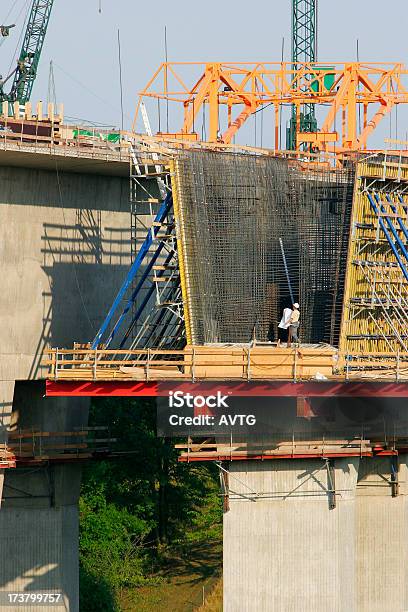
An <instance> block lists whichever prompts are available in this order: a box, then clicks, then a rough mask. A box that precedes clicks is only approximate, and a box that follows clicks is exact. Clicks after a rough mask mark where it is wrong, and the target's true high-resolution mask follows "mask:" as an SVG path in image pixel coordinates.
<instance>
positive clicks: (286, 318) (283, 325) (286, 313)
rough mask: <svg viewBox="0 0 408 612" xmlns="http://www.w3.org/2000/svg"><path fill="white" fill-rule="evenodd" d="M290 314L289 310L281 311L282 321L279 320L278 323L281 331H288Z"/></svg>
mask: <svg viewBox="0 0 408 612" xmlns="http://www.w3.org/2000/svg"><path fill="white" fill-rule="evenodd" d="M292 314H293V310H292V309H291V308H285V309H284V311H283V316H282V319H281V320H280V323H278V327H280V328H281V329H288V327H289V325H290V318H291V316H292Z"/></svg>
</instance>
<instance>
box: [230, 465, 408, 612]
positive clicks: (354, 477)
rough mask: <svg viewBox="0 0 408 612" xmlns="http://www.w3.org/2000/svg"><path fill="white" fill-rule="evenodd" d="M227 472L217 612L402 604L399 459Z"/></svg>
mask: <svg viewBox="0 0 408 612" xmlns="http://www.w3.org/2000/svg"><path fill="white" fill-rule="evenodd" d="M392 460H393V461H394V465H396V470H397V471H396V472H395V470H394V468H393V467H392V464H391V461H392ZM228 470H229V472H230V473H229V477H228V481H229V482H228V488H229V496H228V499H227V504H226V506H227V507H229V510H228V511H227V512H226V513H225V514H224V611H225V612H253V610H257V612H275V611H276V612H292V611H293V612H295V611H296V612H298V611H299V610H302V611H304V612H329V611H330V612H369V611H370V612H377V611H378V612H380V611H381V612H384V610H390V611H391V610H392V611H393V612H397V611H398V612H399V611H400V612H403V611H404V610H408V586H407V585H408V563H407V560H408V559H407V555H408V537H407V535H408V534H407V527H408V514H407V513H408V498H407V471H408V456H407V455H402V456H400V457H399V461H398V463H395V458H391V457H389V456H387V457H381V458H377V459H373V458H361V459H360V458H359V457H348V458H340V459H334V460H330V462H327V461H325V460H322V459H310V460H308V459H302V460H296V459H293V460H280V459H278V460H273V461H263V462H256V461H252V462H251V461H236V462H235V461H234V462H231V463H230V464H229V467H228ZM393 470H394V471H393Z"/></svg>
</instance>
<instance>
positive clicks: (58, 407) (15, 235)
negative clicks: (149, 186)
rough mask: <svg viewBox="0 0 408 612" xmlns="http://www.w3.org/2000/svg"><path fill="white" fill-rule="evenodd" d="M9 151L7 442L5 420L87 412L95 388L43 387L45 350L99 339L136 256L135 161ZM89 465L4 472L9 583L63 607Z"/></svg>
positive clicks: (1, 537)
mask: <svg viewBox="0 0 408 612" xmlns="http://www.w3.org/2000/svg"><path fill="white" fill-rule="evenodd" d="M9 157H10V155H9V153H7V152H0V264H1V270H2V276H1V290H0V317H1V322H2V324H1V326H0V402H1V405H2V410H1V418H0V444H1V443H4V442H5V441H6V428H11V429H18V428H22V429H24V428H35V429H40V430H44V431H64V430H65V431H69V430H72V428H73V427H77V426H81V425H85V424H86V423H87V418H88V406H89V404H88V401H87V400H86V399H85V400H66V399H64V398H58V399H52V400H51V399H45V398H44V397H43V396H44V389H45V387H44V381H43V380H41V379H43V377H44V376H45V373H46V368H45V367H44V366H43V365H42V363H41V360H42V357H43V351H44V349H45V348H46V347H47V346H60V347H63V346H66V347H70V346H72V344H73V342H74V341H75V340H77V341H82V342H86V341H89V340H91V339H93V337H94V335H95V333H96V331H97V329H98V327H99V325H100V324H101V322H102V320H103V317H104V315H105V314H106V312H107V310H108V308H109V306H110V305H111V303H112V300H113V297H114V295H115V294H116V292H117V290H118V288H119V286H120V284H121V283H122V281H123V278H124V275H125V273H126V272H127V270H128V267H129V264H130V259H131V258H130V253H131V248H130V206H129V178H128V166H127V172H126V173H125V172H124V164H122V165H121V167H119V166H118V167H117V170H114V171H113V170H112V167H111V164H112V163H113V162H110V165H109V164H106V168H105V170H106V176H105V175H104V173H103V172H104V170H103V163H102V162H100V161H97V162H95V161H93V160H74V161H72V160H68V161H64V160H62V161H61V160H55V159H52V158H51V157H50V156H48V157H47V158H46V157H45V156H43V157H41V158H40V157H38V158H37V160H36V159H35V158H34V157H33V156H31V157H30V160H31V162H30V164H31V165H34V166H36V167H30V168H27V167H8V166H5V165H4V164H7V163H11V164H12V165H13V166H15V165H21V166H24V164H25V163H26V162H25V161H24V159H22V157H20V158H18V157H17V158H16V159H13V160H12V161H11V160H10V159H9ZM44 160H47V161H44ZM50 163H51V164H52V165H51V166H50ZM87 164H88V165H87ZM47 165H48V167H49V168H50V169H48V170H47V169H44V166H47ZM96 165H97V168H96ZM65 169H67V170H70V172H69V173H67V172H65V171H64V170H65ZM75 169H76V170H77V172H73V170H75ZM95 172H98V174H95ZM114 173H117V174H120V175H122V176H112V174H114ZM80 477H81V468H80V467H79V466H78V465H59V466H48V467H41V468H35V469H29V468H24V469H23V468H18V469H8V470H3V471H2V472H1V473H0V492H1V493H2V495H1V498H2V509H1V510H0V551H1V552H0V594H1V592H4V591H9V590H12V591H16V590H17V591H21V590H24V589H27V590H33V589H35V590H41V589H48V588H50V589H57V590H59V591H61V592H62V593H63V594H64V606H63V607H62V608H60V609H64V610H70V611H77V610H78V605H79V604H78V511H77V502H78V495H79V487H80ZM2 609H4V610H7V609H9V610H13V609H14V608H13V607H8V608H7V607H5V608H2ZM16 609H17V608H16ZM31 609H32V610H34V609H35V610H38V609H39V608H38V607H33V606H32V607H30V606H25V607H21V606H20V607H18V610H31ZM55 609H57V608H55Z"/></svg>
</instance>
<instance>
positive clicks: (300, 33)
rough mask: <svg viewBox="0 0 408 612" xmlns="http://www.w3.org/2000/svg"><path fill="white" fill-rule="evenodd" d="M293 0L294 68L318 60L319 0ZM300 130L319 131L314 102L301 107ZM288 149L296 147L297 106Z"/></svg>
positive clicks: (293, 109) (290, 125) (293, 110)
mask: <svg viewBox="0 0 408 612" xmlns="http://www.w3.org/2000/svg"><path fill="white" fill-rule="evenodd" d="M291 1H292V64H293V68H294V70H296V69H297V67H298V65H299V63H302V62H311V63H314V62H316V60H317V0H291ZM300 131H301V132H317V121H316V115H315V109H314V105H313V104H304V105H303V106H302V107H301V109H300ZM286 147H287V149H296V107H295V106H293V107H292V117H291V119H290V123H289V127H288V130H287V139H286Z"/></svg>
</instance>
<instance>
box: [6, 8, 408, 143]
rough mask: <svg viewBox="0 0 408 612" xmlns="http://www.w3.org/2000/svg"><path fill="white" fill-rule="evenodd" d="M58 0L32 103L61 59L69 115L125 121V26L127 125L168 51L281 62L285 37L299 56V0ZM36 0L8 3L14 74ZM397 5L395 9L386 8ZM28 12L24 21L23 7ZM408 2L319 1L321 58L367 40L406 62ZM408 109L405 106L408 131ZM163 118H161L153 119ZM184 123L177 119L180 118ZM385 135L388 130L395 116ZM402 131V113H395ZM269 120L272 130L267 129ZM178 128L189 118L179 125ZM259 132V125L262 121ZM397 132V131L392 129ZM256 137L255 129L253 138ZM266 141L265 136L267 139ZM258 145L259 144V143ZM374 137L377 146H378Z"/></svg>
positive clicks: (370, 55)
mask: <svg viewBox="0 0 408 612" xmlns="http://www.w3.org/2000/svg"><path fill="white" fill-rule="evenodd" d="M100 2H101V7H102V12H101V13H99V0H55V5H54V9H53V14H52V16H51V21H50V26H49V30H48V34H47V39H46V42H45V46H44V50H43V55H42V60H41V66H40V72H39V77H38V79H37V82H36V85H35V88H34V92H33V96H32V100H33V102H35V101H37V100H39V99H42V100H46V99H47V87H48V72H49V62H50V60H51V59H52V60H53V62H54V63H55V82H56V91H57V99H58V101H62V102H64V106H65V113H66V115H68V116H70V117H79V118H84V119H89V120H93V121H95V122H101V123H104V124H111V125H116V126H119V125H120V93H119V76H118V75H119V72H118V48H117V30H118V28H119V29H120V37H121V48H122V64H123V84H124V108H125V127H129V125H130V122H131V117H132V116H133V113H134V108H135V105H136V102H137V94H138V91H139V90H140V89H141V88H142V87H143V86H144V85H145V84H146V82H147V81H148V79H149V77H150V76H151V75H152V74H153V72H154V70H155V69H156V68H157V67H158V65H159V64H160V62H161V61H163V58H164V42H163V38H164V36H163V32H164V26H165V25H166V26H167V38H168V54H169V59H170V60H175V61H176V60H177V61H188V60H190V61H193V60H197V61H203V60H218V61H222V60H225V61H245V60H250V61H252V60H261V61H279V60H280V57H281V46H282V37H283V36H284V37H285V58H286V59H289V58H290V7H291V1H290V0H279V1H278V0H257V2H252V3H251V2H248V0H245V1H244V0H204V1H201V2H195V1H194V0H190V1H187V0H172V2H168V1H167V2H165V1H164V0H156V1H155V2H147V1H144V2H143V1H135V0H100ZM29 4H31V0H1V9H0V21H1V22H2V23H4V21H5V19H6V16H7V14H8V12H9V10H10V9H11V7H13V6H14V9H13V10H12V12H11V15H10V16H9V17H8V19H7V22H10V21H11V22H13V21H16V23H17V25H18V27H16V28H15V29H14V30H13V31H12V34H11V35H10V37H9V38H8V39H6V40H4V42H2V44H1V46H0V57H1V69H0V72H2V73H3V75H5V74H7V69H8V67H9V65H10V61H11V58H12V56H13V53H14V51H15V48H16V46H18V40H19V35H20V31H21V27H22V21H23V16H25V13H26V10H23V9H24V7H27V6H29ZM384 7H388V10H384ZM19 12H21V16H20V18H19V19H18V20H17V16H18V13H19ZM407 26H408V2H407V0H389V2H388V3H384V1H383V0H341V1H340V0H337V1H334V0H319V39H318V59H319V61H322V62H326V61H327V62H331V61H334V60H337V61H344V60H355V59H356V40H357V38H358V39H359V48H360V59H361V60H362V61H402V62H405V61H407V59H408V58H407V55H408V54H407V51H408V49H407V47H408V37H407ZM407 120H408V113H407V112H405V111H404V110H403V109H402V108H400V109H399V111H398V131H399V133H400V135H404V137H405V132H406V131H407V129H408V127H406V126H408V121H407ZM155 122H156V117H155V116H154V117H152V123H155ZM176 122H177V117H176ZM385 122H387V123H386V127H384V128H383V130H381V134H379V135H378V136H377V138H376V140H377V143H376V144H377V145H378V138H380V136H382V138H383V137H384V135H387V136H388V135H389V133H388V132H389V125H390V122H389V119H386V120H385ZM392 125H393V130H394V131H395V113H394V116H393V118H392ZM268 126H269V124H268V121H267V118H266V114H265V118H264V126H263V129H264V130H265V131H266V132H268V131H271V129H270V130H268ZM170 128H171V129H173V130H176V129H179V128H180V125H172V124H170ZM258 129H259V124H258ZM393 136H394V134H393ZM245 138H246V140H247V141H248V142H249V144H253V127H251V126H249V127H248V129H247V132H246V135H245ZM265 138H266V136H265ZM258 144H259V141H258ZM374 144H375V143H374Z"/></svg>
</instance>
